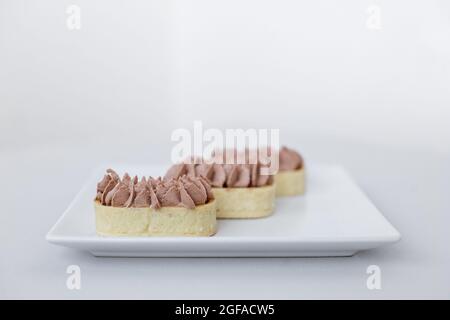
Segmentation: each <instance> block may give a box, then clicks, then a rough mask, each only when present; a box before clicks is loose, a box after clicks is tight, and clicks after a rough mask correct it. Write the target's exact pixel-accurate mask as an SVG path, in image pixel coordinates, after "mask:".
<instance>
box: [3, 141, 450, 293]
mask: <svg viewBox="0 0 450 320" xmlns="http://www.w3.org/2000/svg"><path fill="white" fill-rule="evenodd" d="M137 150H141V153H136V152H133V149H132V150H129V151H130V152H122V151H120V150H116V149H114V148H107V147H99V146H98V145H93V144H92V145H87V146H86V145H85V146H83V147H81V146H78V147H76V146H75V147H74V146H71V147H69V146H48V145H43V146H36V147H33V148H25V149H15V150H2V154H1V157H0V167H1V168H2V173H1V175H2V176H1V179H0V193H1V197H0V199H1V201H2V209H1V211H0V229H1V232H0V252H1V258H0V298H37V299H47V298H59V299H91V298H98V299H102V298H131V299H132V298H134V299H303V298H309V299H314V298H331V299H334V298H343V299H346V298H361V299H372V298H373V299H382V298H387V299H391V298H447V299H448V298H450V273H449V270H450V254H449V253H450V250H449V245H450V230H449V228H450V200H449V199H450V197H449V190H450V170H449V165H450V159H449V157H448V156H445V155H442V154H429V153H426V152H423V151H419V150H417V151H415V150H400V149H394V148H388V147H382V146H374V145H365V144H361V143H356V142H343V141H337V142H336V141H326V139H325V140H321V141H318V142H317V141H315V142H314V143H313V142H311V143H303V144H302V151H303V154H304V155H305V157H306V158H307V161H315V162H331V163H339V164H342V165H343V166H344V167H345V168H346V169H347V170H348V171H349V172H350V173H351V174H352V175H353V177H354V178H355V180H356V181H357V182H358V184H359V185H360V186H361V187H362V188H363V190H364V191H365V192H366V193H367V194H368V195H369V197H370V198H371V199H372V201H373V202H374V203H375V205H376V206H377V207H378V208H379V209H380V210H381V212H382V213H383V214H384V215H385V217H386V218H387V219H388V220H389V221H390V222H391V223H392V224H393V225H394V226H395V227H396V228H397V229H398V230H399V231H400V233H401V234H402V240H401V241H400V242H399V243H397V244H395V245H392V246H387V247H383V248H379V249H376V250H371V251H366V252H361V253H359V254H357V255H356V256H354V257H350V258H96V257H93V256H92V255H91V254H89V253H87V252H81V251H75V250H72V249H68V248H64V247H58V246H55V245H51V244H48V243H47V242H46V241H45V234H46V233H47V231H48V230H49V229H50V227H51V226H52V225H53V224H54V222H55V221H56V219H57V218H58V217H59V216H60V215H61V213H62V212H63V211H64V209H65V207H66V206H67V205H68V203H69V202H70V201H71V200H72V198H73V197H74V195H75V194H76V193H77V192H78V190H79V189H80V187H81V185H82V184H83V182H84V181H85V180H86V178H87V177H88V176H89V174H90V170H91V169H92V168H93V167H95V166H97V165H98V164H100V163H103V162H104V161H105V159H113V162H118V161H122V162H123V161H133V162H135V163H136V162H138V163H142V162H144V161H158V162H159V163H161V162H162V161H163V160H164V158H163V157H161V156H155V155H154V154H151V153H150V150H147V151H145V150H142V149H140V148H136V150H135V151H137ZM168 151H169V150H164V152H168ZM136 154H139V155H140V156H139V157H137V156H136ZM69 265H78V266H80V268H81V289H80V290H69V289H67V287H66V279H67V276H68V274H66V268H67V266H69ZM369 265H378V266H379V267H380V268H381V284H382V288H381V290H369V289H367V287H366V279H367V277H368V275H367V274H366V269H367V267H368V266H369Z"/></svg>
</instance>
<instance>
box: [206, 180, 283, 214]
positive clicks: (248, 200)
mask: <svg viewBox="0 0 450 320" xmlns="http://www.w3.org/2000/svg"><path fill="white" fill-rule="evenodd" d="M212 190H213V194H214V198H215V199H216V202H217V218H219V219H220V218H234V219H245V218H262V217H266V216H268V215H270V214H271V213H272V212H273V210H274V207H275V186H274V185H268V186H264V187H251V188H213V189H212Z"/></svg>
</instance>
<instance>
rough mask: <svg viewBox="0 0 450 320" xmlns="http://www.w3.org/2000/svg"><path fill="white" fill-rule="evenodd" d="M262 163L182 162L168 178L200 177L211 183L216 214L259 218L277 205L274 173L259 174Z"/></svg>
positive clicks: (165, 178) (219, 216)
mask: <svg viewBox="0 0 450 320" xmlns="http://www.w3.org/2000/svg"><path fill="white" fill-rule="evenodd" d="M260 168H261V164H260V163H256V164H218V163H212V164H207V163H201V164H192V163H180V164H175V165H173V166H172V167H171V168H170V169H169V170H168V171H167V173H166V175H165V176H164V180H165V181H170V180H172V179H176V178H178V177H180V176H183V175H186V176H188V177H200V178H203V179H205V180H207V181H208V182H209V183H210V184H211V186H212V192H213V194H214V198H215V199H216V202H217V218H260V217H265V216H268V215H270V214H271V213H272V212H273V209H274V203H275V186H274V184H273V177H272V176H270V175H261V174H260Z"/></svg>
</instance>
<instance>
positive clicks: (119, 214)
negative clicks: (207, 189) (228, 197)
mask: <svg viewBox="0 0 450 320" xmlns="http://www.w3.org/2000/svg"><path fill="white" fill-rule="evenodd" d="M94 207H95V225H96V231H97V234H99V235H104V236H161V237H163V236H212V235H214V234H215V233H216V231H217V223H216V201H210V202H208V203H206V204H203V205H199V206H196V207H195V208H194V209H187V208H184V207H162V208H159V209H157V210H155V209H152V208H150V207H146V208H134V207H130V208H123V207H110V206H104V205H101V204H100V202H98V201H95V202H94Z"/></svg>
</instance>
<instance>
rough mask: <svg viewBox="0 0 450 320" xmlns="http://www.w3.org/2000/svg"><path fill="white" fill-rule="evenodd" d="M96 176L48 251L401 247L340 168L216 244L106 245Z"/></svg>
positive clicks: (147, 171)
mask: <svg viewBox="0 0 450 320" xmlns="http://www.w3.org/2000/svg"><path fill="white" fill-rule="evenodd" d="M115 168H116V169H117V171H118V173H120V174H122V173H124V172H129V173H130V174H133V175H134V174H137V175H146V176H148V175H153V176H158V175H161V174H162V173H163V172H164V171H165V170H164V169H165V168H161V167H156V166H148V167H143V166H122V167H118V166H116V167H115ZM104 170H105V168H102V170H98V171H96V172H95V174H93V176H92V177H91V179H90V180H89V181H88V182H87V183H86V185H85V186H84V187H83V189H82V190H81V191H80V192H79V194H78V195H77V196H76V198H75V199H74V201H73V202H72V203H71V204H70V205H69V207H68V208H67V210H66V211H65V212H64V214H63V215H62V216H61V218H60V219H59V220H58V221H57V222H56V224H55V225H54V226H53V228H52V229H51V230H50V231H49V233H48V234H47V240H48V241H49V242H51V243H54V244H58V245H62V246H66V247H71V248H76V249H82V250H88V251H90V252H91V253H92V254H94V255H96V256H118V257H119V256H120V257H280V256H284V257H288V256H291V257H312V256H351V255H353V254H354V253H356V252H357V251H359V250H366V249H371V248H375V247H378V246H381V245H384V244H388V243H393V242H396V241H398V240H399V239H400V234H399V232H398V231H397V230H396V229H395V228H394V227H393V226H392V225H391V224H390V223H389V222H388V221H387V220H386V219H385V218H384V217H383V215H382V214H381V213H380V212H379V211H378V210H377V208H375V206H374V205H373V204H372V203H371V202H370V200H369V199H368V198H367V197H366V195H365V194H364V193H363V192H362V191H361V190H360V189H359V187H358V186H357V185H356V184H355V183H354V182H353V180H352V179H351V178H350V177H349V175H348V174H347V173H346V172H345V171H344V170H343V169H342V168H341V167H339V166H330V165H316V166H308V167H307V168H306V170H307V171H306V173H307V191H306V194H305V195H304V196H298V197H289V198H281V199H280V198H278V199H277V200H276V209H275V212H274V213H273V214H272V215H271V216H269V217H267V218H262V219H248V220H219V221H218V232H217V234H216V235H215V236H213V237H203V238H190V237H186V238H184V237H135V238H134V237H102V236H98V235H96V233H95V218H94V208H93V204H92V199H93V198H94V196H95V190H96V183H97V181H99V180H100V179H101V177H102V176H103V174H104Z"/></svg>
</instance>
